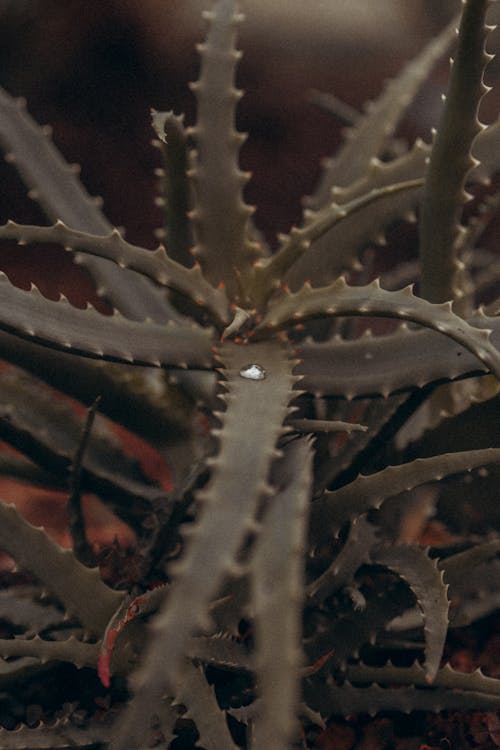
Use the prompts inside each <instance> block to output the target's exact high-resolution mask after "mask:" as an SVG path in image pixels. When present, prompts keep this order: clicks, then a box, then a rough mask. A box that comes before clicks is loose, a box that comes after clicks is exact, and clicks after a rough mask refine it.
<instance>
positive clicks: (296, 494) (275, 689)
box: [251, 440, 313, 750]
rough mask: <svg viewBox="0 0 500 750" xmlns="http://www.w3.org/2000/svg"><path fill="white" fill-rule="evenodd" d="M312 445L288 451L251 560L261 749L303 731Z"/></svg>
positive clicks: (257, 743) (256, 737) (255, 732)
mask: <svg viewBox="0 0 500 750" xmlns="http://www.w3.org/2000/svg"><path fill="white" fill-rule="evenodd" d="M312 458H313V452H312V448H311V443H310V441H308V440H300V441H294V442H292V443H291V444H290V445H289V446H287V448H285V458H284V459H283V462H284V464H285V466H284V469H283V468H281V467H280V468H281V471H285V472H286V474H287V476H286V477H285V478H284V481H283V478H282V480H281V483H280V486H279V487H277V489H278V492H277V495H276V496H275V497H273V498H272V499H271V502H270V507H269V508H268V509H267V512H266V514H265V517H264V527H263V529H262V531H261V533H260V535H259V538H258V540H257V543H256V547H255V550H254V553H253V560H252V562H251V573H252V589H253V596H252V600H253V610H254V628H255V649H256V653H255V663H256V679H257V690H258V691H259V695H260V697H261V698H262V703H261V711H260V712H259V714H258V715H257V716H256V718H255V722H254V723H253V727H252V745H253V747H255V748H263V747H272V748H275V750H280V749H282V750H286V749H287V748H289V747H290V742H291V741H292V740H293V739H294V737H295V735H296V731H297V726H296V715H297V706H298V702H299V695H300V678H299V668H300V666H301V662H302V653H301V651H302V649H301V645H300V644H301V633H302V622H301V621H302V603H303V602H302V599H303V589H304V586H303V578H304V572H303V566H304V551H305V547H306V539H305V536H306V534H305V530H306V522H307V511H308V505H309V498H310V492H311V486H312Z"/></svg>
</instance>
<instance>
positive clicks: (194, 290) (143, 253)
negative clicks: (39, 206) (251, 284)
mask: <svg viewBox="0 0 500 750" xmlns="http://www.w3.org/2000/svg"><path fill="white" fill-rule="evenodd" d="M1 238H4V239H15V240H17V241H18V242H19V243H20V244H27V243H29V242H55V243H59V244H61V245H63V246H64V249H65V250H67V251H69V252H73V253H76V257H75V260H76V261H77V262H81V260H82V254H89V255H95V256H96V257H98V258H105V259H107V260H110V261H113V263H115V264H116V265H117V266H119V267H120V268H128V269H130V270H132V271H136V272H137V273H139V274H142V275H144V276H147V277H148V278H149V279H150V280H152V281H154V282H155V283H156V284H159V285H162V286H165V287H168V288H169V289H173V290H175V291H177V292H180V293H181V294H183V295H186V296H187V297H189V299H191V300H193V302H195V304H197V305H199V306H200V307H202V308H204V309H206V310H208V311H209V312H210V313H211V315H212V316H213V317H214V319H215V320H216V321H222V322H223V321H225V318H226V315H227V299H226V296H225V294H224V293H223V292H222V291H220V290H217V289H214V287H213V286H212V285H211V284H209V283H208V281H206V280H205V279H204V277H203V274H202V272H201V269H200V267H199V266H195V267H194V268H186V267H185V266H183V265H181V264H180V263H177V262H176V261H174V260H171V259H170V258H169V256H168V255H167V253H166V252H165V249H164V247H163V246H162V245H160V246H159V247H158V248H157V249H156V250H154V251H151V250H145V249H144V248H142V247H139V246H137V245H131V244H130V243H129V242H126V241H125V240H124V239H123V237H122V236H121V234H120V232H119V231H118V230H117V229H113V231H112V232H110V233H108V234H106V235H104V236H98V235H94V234H88V233H86V232H78V231H76V230H74V229H70V228H69V227H68V226H66V225H65V224H63V223H62V222H61V221H58V222H56V224H54V225H53V226H50V227H38V226H30V225H23V224H16V223H15V222H13V221H9V222H7V224H4V225H3V226H0V239H1Z"/></svg>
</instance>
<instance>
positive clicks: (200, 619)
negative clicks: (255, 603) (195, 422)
mask: <svg viewBox="0 0 500 750" xmlns="http://www.w3.org/2000/svg"><path fill="white" fill-rule="evenodd" d="M218 356H219V358H220V361H221V365H222V368H223V369H222V373H223V376H224V381H223V383H222V385H223V386H224V388H225V389H226V390H227V393H226V394H225V395H223V396H221V398H222V399H223V401H225V402H226V404H227V409H226V411H225V412H218V413H217V414H216V416H217V419H218V420H220V422H221V428H220V429H217V430H214V431H213V435H214V437H215V438H216V439H217V441H218V442H219V450H218V453H217V455H216V456H214V457H213V458H212V459H210V461H209V466H210V468H211V478H210V480H209V483H208V485H207V486H206V487H205V488H204V489H203V490H202V491H201V492H199V493H198V495H197V499H198V502H199V504H200V516H199V520H197V521H196V522H195V523H194V524H193V525H192V526H191V527H190V528H189V535H188V538H187V544H186V550H185V552H184V554H183V556H182V558H181V560H180V561H179V562H178V563H176V564H175V566H172V574H173V576H174V583H173V585H172V588H171V590H170V591H169V594H168V596H167V597H166V602H165V605H164V607H163V608H162V609H161V610H160V612H159V614H158V615H157V616H156V617H155V619H154V621H153V627H154V638H153V640H152V642H151V644H150V648H149V650H148V652H147V654H146V657H145V660H144V664H143V666H142V667H141V669H140V672H139V674H138V676H137V678H136V679H134V687H135V698H134V700H133V702H132V704H131V705H130V707H129V708H128V709H127V712H126V714H125V717H124V719H123V722H122V731H121V732H120V734H119V736H118V738H117V739H116V741H115V742H114V743H113V744H112V748H113V750H118V748H124V747H127V748H135V747H137V746H138V744H139V742H140V731H139V728H138V727H139V724H138V717H139V716H142V715H144V713H148V712H150V711H152V710H154V708H153V707H154V705H155V703H156V702H157V701H158V700H159V699H160V697H161V696H162V695H163V694H165V693H167V692H168V693H170V694H175V693H176V691H177V687H178V684H179V681H180V679H182V665H183V657H184V654H185V652H186V647H187V643H188V639H189V637H190V635H191V634H192V632H193V631H194V630H195V629H196V628H198V627H200V626H203V625H204V624H206V621H207V612H208V607H209V604H210V601H211V599H213V598H214V596H215V595H216V594H217V591H218V590H219V589H220V587H221V584H222V582H223V579H224V576H225V575H226V574H227V573H229V572H230V571H231V569H234V567H235V558H236V555H237V553H238V551H239V549H240V547H241V545H242V543H243V541H244V538H245V534H246V533H247V532H248V531H249V530H250V529H251V528H252V526H253V524H254V515H255V513H256V512H257V509H258V507H259V505H260V503H261V502H262V501H263V500H264V499H267V498H270V497H272V496H273V495H275V492H276V491H275V490H274V489H273V488H272V486H270V484H269V477H270V471H271V466H272V463H273V460H274V459H275V457H276V442H277V440H278V438H279V437H280V435H281V434H282V432H283V429H284V428H283V421H284V419H285V418H286V416H287V415H288V413H289V406H288V404H289V402H290V400H291V399H292V397H293V391H292V388H293V385H294V383H295V381H296V378H294V376H293V375H292V374H291V370H292V368H293V365H294V362H293V361H291V360H289V359H288V357H287V352H286V350H285V349H282V348H281V346H276V342H275V341H273V342H269V343H262V344H255V345H250V346H238V345H235V344H232V343H229V342H226V343H223V344H222V345H221V346H220V349H219V355H218ZM250 363H252V364H254V365H258V366H259V367H260V368H262V369H261V371H259V372H260V374H262V375H264V377H262V378H260V379H253V378H252V377H250V378H249V377H244V376H242V375H241V374H240V372H244V374H245V375H247V374H248V369H249V364H250ZM242 425H244V426H245V429H242ZM249 435H258V436H259V439H258V440H253V439H252V440H249ZM208 540H209V543H208Z"/></svg>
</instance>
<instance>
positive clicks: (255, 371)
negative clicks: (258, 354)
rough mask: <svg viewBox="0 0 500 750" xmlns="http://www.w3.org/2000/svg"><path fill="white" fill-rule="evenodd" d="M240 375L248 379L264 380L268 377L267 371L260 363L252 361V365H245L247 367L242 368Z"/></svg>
mask: <svg viewBox="0 0 500 750" xmlns="http://www.w3.org/2000/svg"><path fill="white" fill-rule="evenodd" d="M240 375H241V377H242V378H248V380H264V378H265V377H266V371H265V370H264V368H263V367H261V366H260V365H256V364H255V363H252V364H250V365H245V367H242V368H241V370H240Z"/></svg>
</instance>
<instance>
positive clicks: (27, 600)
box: [0, 585, 64, 638]
mask: <svg viewBox="0 0 500 750" xmlns="http://www.w3.org/2000/svg"><path fill="white" fill-rule="evenodd" d="M63 617H64V615H63V613H62V612H61V609H60V608H59V607H56V606H55V605H54V604H50V603H48V602H46V601H45V602H42V601H41V591H40V589H39V588H38V587H36V586H30V585H24V586H13V587H11V588H6V589H2V591H0V619H2V620H4V621H5V622H10V623H12V625H14V627H15V628H21V629H22V630H23V637H24V638H32V637H33V636H35V635H36V634H37V633H41V632H42V631H44V630H48V629H50V628H52V627H55V626H57V625H60V624H61V622H62V620H63Z"/></svg>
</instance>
